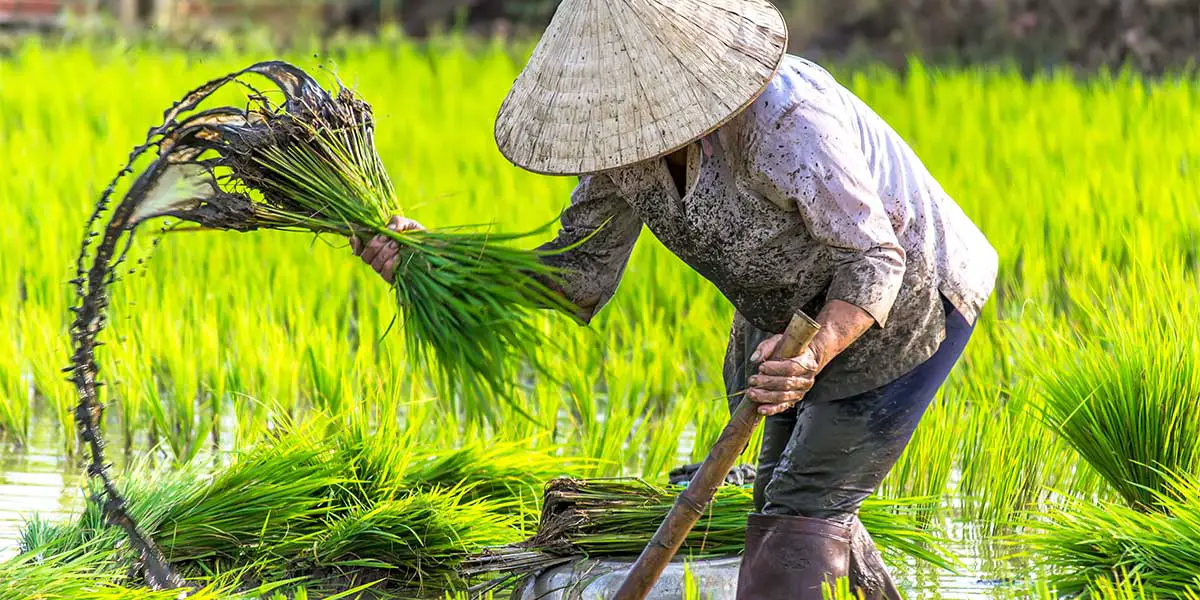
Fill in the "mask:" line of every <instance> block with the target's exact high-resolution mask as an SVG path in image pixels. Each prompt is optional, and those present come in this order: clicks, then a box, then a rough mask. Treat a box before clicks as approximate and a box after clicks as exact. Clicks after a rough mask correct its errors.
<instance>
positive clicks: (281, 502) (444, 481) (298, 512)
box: [22, 419, 550, 592]
mask: <svg viewBox="0 0 1200 600" xmlns="http://www.w3.org/2000/svg"><path fill="white" fill-rule="evenodd" d="M365 439H366V438H363V437H360V436H356V435H355V432H354V430H353V428H351V429H350V430H349V433H346V434H343V433H342V430H341V428H340V427H339V428H335V427H333V424H332V423H330V422H329V421H327V420H323V419H317V420H313V421H311V422H308V423H304V424H294V425H287V426H284V427H283V428H281V430H280V431H279V432H278V436H273V437H272V438H270V439H267V440H264V443H262V444H260V445H258V446H257V447H256V448H255V449H254V450H251V451H249V452H247V453H245V454H243V455H240V456H238V457H236V458H234V459H233V460H232V462H230V463H229V464H227V465H222V466H220V467H219V468H217V469H215V470H211V474H210V473H209V471H210V469H208V468H205V467H204V466H202V465H201V464H199V463H197V464H193V465H189V466H188V467H187V468H176V469H171V470H167V471H163V470H162V469H159V470H147V469H138V470H137V472H139V473H140V476H138V477H134V478H130V481H131V484H130V485H129V486H128V488H127V497H128V498H129V500H130V503H131V504H130V513H131V514H132V515H133V516H134V517H135V518H136V519H137V520H138V522H139V524H140V525H141V526H142V527H143V528H144V529H145V530H146V531H148V532H151V533H152V534H153V535H154V536H155V538H156V540H157V541H158V542H159V544H160V545H161V547H162V548H163V551H164V552H165V553H166V555H167V556H168V558H169V559H170V560H171V561H172V563H173V564H174V565H176V566H177V567H179V568H181V569H182V570H183V572H184V573H185V574H186V575H188V576H190V577H200V578H203V577H205V576H208V575H211V574H218V573H219V574H223V576H225V577H249V578H253V579H262V580H267V581H287V580H291V579H294V578H299V579H301V580H305V583H306V585H307V586H308V588H309V589H310V590H336V591H343V590H345V589H348V588H353V587H356V586H358V585H362V584H366V583H373V584H375V586H376V587H378V588H380V589H397V588H398V589H407V590H424V591H425V592H428V591H431V590H433V591H436V590H444V589H455V588H456V586H460V585H461V584H462V582H461V579H460V578H459V576H458V566H457V565H458V564H459V563H460V562H461V561H462V560H463V559H465V558H466V557H467V556H469V555H470V554H472V553H475V552H478V551H480V550H482V549H483V548H484V547H487V546H494V545H500V544H505V543H508V542H512V541H515V540H516V539H518V536H519V535H520V530H519V529H518V528H517V526H518V525H519V523H520V521H519V519H518V518H517V517H515V516H513V515H520V514H521V511H520V508H519V503H520V501H521V500H522V499H521V498H519V497H517V496H515V495H513V494H505V493H503V490H500V489H497V490H496V492H497V495H496V496H493V497H488V498H483V497H478V498H475V499H471V498H468V497H467V495H468V494H469V493H471V492H472V491H474V484H473V483H472V482H470V481H458V482H452V479H453V473H452V472H449V471H445V470H441V469H439V468H438V467H437V466H436V464H434V465H425V468H424V469H423V470H420V471H415V472H412V473H406V472H405V471H404V470H403V467H404V466H405V465H407V464H412V463H414V461H422V462H424V461H427V459H425V458H424V456H426V455H427V454H428V453H427V452H420V451H418V450H417V449H408V453H407V454H400V453H395V452H391V451H390V450H391V449H403V448H404V446H403V445H402V444H401V443H400V442H402V440H398V439H396V438H391V437H388V436H386V435H382V436H381V435H376V436H373V437H371V438H369V441H367V443H365V444H364V443H362V442H363V441H364V440H365ZM549 460H550V459H549V457H546V456H545V455H542V456H541V457H540V461H541V462H542V463H546V462H549ZM493 472H495V473H497V474H499V475H500V476H502V477H503V478H505V479H507V480H510V481H511V480H517V479H518V477H519V475H518V472H513V471H505V470H504V469H503V468H502V467H496V468H495V469H494V471H493ZM424 477H429V478H430V479H423V478H424ZM120 536H121V534H120V532H119V531H117V530H114V529H112V528H106V527H102V526H101V522H100V515H99V512H98V510H97V509H96V507H95V506H94V505H91V504H89V505H88V508H87V510H86V512H85V513H84V514H83V515H82V517H81V518H80V519H79V520H78V521H76V522H74V523H71V524H57V525H49V524H46V523H44V522H41V521H36V520H35V521H33V522H32V523H31V525H30V526H29V527H28V528H27V530H26V532H25V536H24V538H25V540H24V546H25V548H27V549H29V550H32V551H38V552H41V553H44V554H46V555H48V556H51V557H62V558H54V559H52V561H60V560H67V559H68V558H70V557H75V556H81V557H90V556H91V553H92V549H93V548H105V549H112V548H115V547H118V542H119V539H120ZM110 552H111V551H110ZM22 560H23V559H22ZM80 560H82V558H81V559H80ZM128 560H129V557H122V556H120V555H118V554H115V553H113V554H112V556H111V557H110V556H108V555H105V554H103V553H101V554H100V555H99V557H98V558H94V559H91V562H89V563H88V564H89V565H90V566H92V567H95V568H101V567H103V568H102V569H100V570H101V573H106V574H107V575H105V576H106V577H111V578H113V579H114V580H116V579H118V578H119V577H120V575H121V574H123V573H124V572H126V570H127V569H128V564H127V562H126V561H128ZM50 564H52V565H53V564H54V563H53V562H52V563H50Z"/></svg>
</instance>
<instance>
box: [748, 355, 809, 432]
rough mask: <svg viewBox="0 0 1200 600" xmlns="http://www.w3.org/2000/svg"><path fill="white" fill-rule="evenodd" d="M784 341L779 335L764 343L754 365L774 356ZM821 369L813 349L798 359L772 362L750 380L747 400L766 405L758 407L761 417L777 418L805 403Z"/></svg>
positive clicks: (761, 368) (752, 360) (760, 369)
mask: <svg viewBox="0 0 1200 600" xmlns="http://www.w3.org/2000/svg"><path fill="white" fill-rule="evenodd" d="M782 339H783V336H781V335H776V336H772V337H770V338H767V339H766V340H763V342H762V343H761V344H759V346H758V349H757V350H756V351H755V352H754V356H753V357H751V362H758V361H759V360H760V359H762V357H766V356H770V355H771V353H773V352H774V351H775V346H777V345H778V344H779V342H780V340H782ZM820 365H821V361H820V360H819V359H818V357H817V353H816V351H815V350H814V349H813V347H812V345H809V346H808V347H807V348H805V349H804V351H803V352H801V353H800V356H797V357H796V358H792V359H788V360H768V361H767V362H764V363H762V365H760V366H759V367H758V373H757V374H756V375H754V376H753V377H751V378H750V389H749V390H747V391H746V397H747V398H749V399H750V400H752V401H754V402H757V403H759V404H761V405H762V406H759V407H758V413H759V414H761V415H764V416H768V417H769V416H772V415H777V414H779V413H781V412H783V411H785V410H788V409H789V408H791V407H793V406H795V405H796V403H797V402H799V401H801V400H803V399H804V395H805V394H807V393H808V391H809V390H810V389H812V386H813V381H814V380H815V379H816V377H817V373H819V372H820V371H821V366H820Z"/></svg>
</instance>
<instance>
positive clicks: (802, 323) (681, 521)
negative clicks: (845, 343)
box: [613, 312, 821, 600]
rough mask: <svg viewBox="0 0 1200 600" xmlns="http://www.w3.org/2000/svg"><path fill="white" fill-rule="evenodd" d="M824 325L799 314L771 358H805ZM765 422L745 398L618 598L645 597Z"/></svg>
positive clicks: (623, 599) (628, 599)
mask: <svg viewBox="0 0 1200 600" xmlns="http://www.w3.org/2000/svg"><path fill="white" fill-rule="evenodd" d="M820 329H821V326H820V325H818V324H817V322H816V321H814V320H812V319H811V318H809V317H808V315H805V314H804V313H803V312H796V314H795V315H794V316H793V317H792V322H791V323H789V324H788V328H787V331H785V332H784V334H783V340H782V341H781V342H780V343H779V345H778V346H777V347H776V348H775V352H774V353H773V354H772V355H771V358H772V359H773V360H785V359H789V358H795V357H796V356H799V355H800V353H801V352H803V351H804V349H805V348H806V347H807V346H808V344H809V342H811V341H812V339H813V337H814V336H816V335H817V332H818V331H819V330H820ZM760 421H762V415H760V414H758V404H757V403H756V402H754V401H753V400H750V399H749V398H745V397H743V398H742V402H741V403H740V404H738V407H737V410H735V411H734V413H733V418H732V419H730V420H729V424H728V425H726V426H725V430H724V431H722V432H721V437H720V438H718V439H717V442H716V443H715V444H713V447H712V449H711V450H710V451H709V453H708V458H706V459H704V462H703V463H702V464H701V465H700V470H699V471H697V472H696V475H695V477H693V478H692V480H691V482H690V483H688V487H687V489H686V490H684V491H683V493H681V494H679V498H677V499H676V500H675V505H674V506H672V507H671V512H669V513H667V517H666V518H665V519H663V522H662V525H659V527H658V531H656V532H655V533H654V537H653V538H651V539H650V543H649V544H647V545H646V548H645V549H644V550H642V554H641V556H639V557H638V559H637V562H635V563H633V567H631V568H630V569H629V574H628V575H626V576H625V581H624V582H623V583H622V584H621V588H620V589H618V590H617V593H616V595H615V596H613V600H645V598H646V596H647V595H649V593H650V589H651V588H653V587H654V584H655V582H657V581H658V578H659V577H660V576H662V572H663V570H664V569H666V568H667V564H668V563H670V562H671V559H672V558H674V557H675V553H676V552H678V551H679V547H680V546H682V545H683V541H684V540H685V539H687V536H688V533H690V532H691V530H692V527H695V525H696V522H697V521H699V520H700V517H701V516H702V515H703V514H704V511H705V510H706V509H707V508H708V505H709V504H710V503H711V502H712V499H713V496H714V495H716V493H717V488H718V487H720V486H721V485H722V484H723V483H724V482H725V478H726V477H727V476H728V475H729V471H730V469H732V468H733V465H734V463H735V462H737V459H738V457H739V456H741V454H742V452H743V451H745V449H746V444H748V443H750V436H751V435H753V434H754V430H755V428H757V427H758V424H759V422H760Z"/></svg>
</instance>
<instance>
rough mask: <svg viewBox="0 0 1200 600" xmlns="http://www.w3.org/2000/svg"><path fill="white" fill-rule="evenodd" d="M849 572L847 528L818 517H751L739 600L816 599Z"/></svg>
mask: <svg viewBox="0 0 1200 600" xmlns="http://www.w3.org/2000/svg"><path fill="white" fill-rule="evenodd" d="M849 574H850V528H849V527H847V526H845V525H839V524H837V523H834V522H832V521H826V520H823V519H810V518H808V517H790V516H782V515H764V514H760V513H755V514H752V515H750V520H749V522H748V523H747V524H746V553H745V554H744V555H743V556H742V566H741V571H739V572H738V593H737V597H738V600H821V598H822V596H821V584H822V583H823V582H825V581H829V582H830V584H832V583H833V582H834V580H836V579H837V578H839V577H846V576H848V575H849Z"/></svg>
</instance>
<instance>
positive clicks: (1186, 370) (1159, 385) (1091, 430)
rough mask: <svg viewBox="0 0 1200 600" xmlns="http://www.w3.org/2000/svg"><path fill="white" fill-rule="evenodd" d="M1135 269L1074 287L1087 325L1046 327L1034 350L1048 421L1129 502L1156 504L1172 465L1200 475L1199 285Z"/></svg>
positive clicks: (1173, 470) (1176, 469)
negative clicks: (1084, 288) (1091, 287)
mask: <svg viewBox="0 0 1200 600" xmlns="http://www.w3.org/2000/svg"><path fill="white" fill-rule="evenodd" d="M1140 272H1142V273H1151V275H1144V274H1143V275H1139V276H1137V277H1132V278H1130V280H1129V281H1128V282H1125V283H1122V284H1119V285H1117V286H1116V287H1114V288H1112V289H1109V290H1105V291H1104V292H1103V293H1091V292H1088V293H1081V294H1078V295H1077V296H1076V300H1075V303H1076V305H1077V306H1078V308H1079V309H1080V310H1081V312H1082V314H1085V315H1086V316H1087V318H1085V319H1083V320H1082V322H1083V323H1087V324H1088V327H1089V329H1088V330H1086V331H1083V332H1080V333H1072V334H1063V335H1059V336H1042V337H1040V338H1039V340H1038V341H1037V342H1036V344H1037V349H1036V350H1034V351H1033V352H1032V353H1031V355H1032V356H1033V357H1034V359H1035V360H1036V361H1037V365H1036V367H1035V368H1034V369H1033V371H1034V372H1035V373H1037V375H1038V379H1039V381H1040V383H1041V387H1042V391H1043V395H1044V399H1045V401H1044V403H1043V406H1042V407H1041V413H1042V416H1043V418H1044V419H1045V421H1046V422H1047V424H1048V425H1049V426H1050V427H1051V428H1052V429H1053V430H1054V431H1056V432H1058V434H1059V435H1061V436H1062V438H1063V439H1065V440H1066V441H1067V442H1068V443H1069V444H1070V445H1071V446H1072V447H1073V448H1074V449H1075V450H1076V451H1077V452H1078V453H1079V454H1080V456H1081V457H1083V459H1084V460H1086V461H1087V463H1088V465H1090V467H1091V468H1093V469H1095V470H1096V472H1098V473H1099V474H1100V475H1101V476H1102V477H1103V478H1104V479H1105V480H1106V481H1107V482H1108V484H1109V485H1111V487H1112V489H1113V490H1115V491H1116V492H1117V493H1118V494H1119V495H1120V496H1121V497H1122V498H1123V499H1124V500H1125V501H1126V502H1127V503H1129V505H1130V506H1133V507H1137V508H1140V509H1142V510H1157V506H1156V504H1157V503H1158V502H1159V499H1160V498H1162V497H1163V493H1164V492H1168V491H1169V490H1170V489H1171V488H1170V486H1168V485H1167V482H1168V477H1169V475H1170V474H1187V475H1200V319H1198V318H1197V312H1196V310H1195V305H1196V302H1197V301H1200V294H1197V293H1196V289H1197V288H1196V283H1195V281H1194V280H1192V279H1190V278H1174V279H1170V278H1167V277H1162V276H1159V275H1158V274H1157V272H1156V271H1154V270H1149V269H1147V270H1144V271H1140ZM1176 272H1178V271H1176ZM1047 339H1049V340H1050V341H1051V342H1052V343H1050V344H1047V343H1046V342H1047ZM1047 358H1050V359H1051V360H1047Z"/></svg>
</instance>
